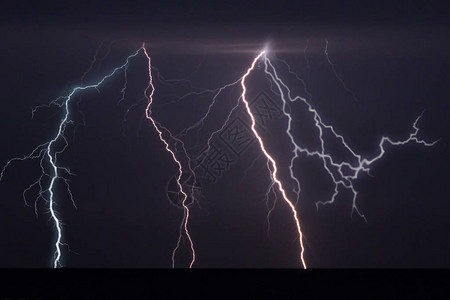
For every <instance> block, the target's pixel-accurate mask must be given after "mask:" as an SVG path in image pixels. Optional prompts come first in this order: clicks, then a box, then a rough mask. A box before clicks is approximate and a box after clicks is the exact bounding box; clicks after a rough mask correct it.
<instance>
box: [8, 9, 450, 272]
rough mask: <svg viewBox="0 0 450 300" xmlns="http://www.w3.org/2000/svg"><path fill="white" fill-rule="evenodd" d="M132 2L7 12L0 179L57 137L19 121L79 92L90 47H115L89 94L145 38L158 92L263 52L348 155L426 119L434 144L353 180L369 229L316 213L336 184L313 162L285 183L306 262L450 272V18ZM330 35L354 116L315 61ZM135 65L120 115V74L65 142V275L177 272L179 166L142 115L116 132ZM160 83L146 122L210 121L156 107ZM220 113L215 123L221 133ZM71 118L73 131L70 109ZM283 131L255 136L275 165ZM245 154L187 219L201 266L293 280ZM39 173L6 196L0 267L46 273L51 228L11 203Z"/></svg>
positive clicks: (161, 94)
mask: <svg viewBox="0 0 450 300" xmlns="http://www.w3.org/2000/svg"><path fill="white" fill-rule="evenodd" d="M330 2H331V1H330ZM133 3H134V4H127V5H126V6H123V5H120V4H118V3H116V2H108V3H102V4H99V3H98V2H91V3H89V2H85V3H81V2H76V3H74V4H67V3H60V4H56V5H48V6H45V4H43V3H39V4H37V3H35V4H28V3H27V2H22V1H21V2H20V3H18V4H16V5H15V6H14V7H4V8H2V9H1V23H0V32H1V40H2V41H1V43H0V51H1V52H0V54H1V55H0V61H1V63H0V65H1V66H2V68H0V72H1V76H0V78H1V83H0V86H1V90H2V91H3V94H2V96H1V97H0V99H1V106H0V137H1V140H2V141H3V142H2V148H1V151H0V164H1V165H3V164H4V163H5V162H6V161H7V160H8V159H9V158H11V157H15V156H18V155H19V156H20V155H22V154H24V153H27V152H29V151H30V150H31V149H33V147H35V146H36V145H38V144H39V143H42V142H43V141H45V140H46V139H48V137H49V136H51V135H53V134H54V132H55V128H56V124H57V122H58V118H59V116H60V115H59V111H58V110H57V109H54V108H52V109H43V110H41V111H39V113H38V114H37V115H36V117H35V119H34V120H33V119H31V114H30V109H31V107H34V106H36V105H39V104H43V103H47V102H49V101H50V100H52V99H55V98H56V97H58V96H60V95H64V94H67V93H68V92H69V91H70V90H71V88H73V87H74V86H75V85H77V84H79V82H80V78H81V76H82V74H83V73H84V72H85V71H86V70H87V69H88V68H89V64H90V62H91V60H92V58H93V55H94V53H95V51H96V49H97V47H98V45H100V43H102V41H104V46H103V47H102V48H101V49H100V54H101V55H104V54H105V53H106V51H107V49H108V45H109V44H111V43H112V44H111V48H110V49H111V51H110V53H109V55H108V56H106V57H105V58H104V59H103V60H101V61H100V62H99V63H98V64H96V66H95V68H93V70H92V72H90V73H89V74H88V76H87V77H86V79H85V82H93V81H95V80H98V78H100V77H101V75H102V74H106V73H108V72H109V71H110V70H111V69H112V68H114V67H115V66H117V65H118V64H119V63H120V64H121V63H122V62H123V61H124V59H125V58H126V56H127V55H129V54H131V53H132V52H133V51H135V50H136V49H137V48H139V47H140V45H141V43H142V42H143V41H145V42H146V43H147V48H148V50H149V52H150V55H151V56H152V61H153V64H154V66H156V67H158V69H159V70H160V71H161V74H162V75H163V76H164V77H165V78H167V79H172V78H174V79H176V78H189V79H190V80H192V82H193V84H194V85H196V86H203V87H208V88H213V87H218V86H221V85H223V84H225V83H229V82H231V81H233V80H236V79H237V78H239V77H240V76H241V75H242V74H243V72H244V71H245V70H246V69H247V68H248V66H249V64H250V62H251V60H252V58H253V57H254V55H255V53H256V52H257V51H258V50H259V49H260V48H262V47H264V45H265V43H266V42H270V44H271V45H273V48H272V51H274V52H275V54H276V55H277V56H278V57H280V58H282V59H284V60H286V61H287V62H289V63H290V64H291V66H292V69H293V70H294V71H295V72H297V73H299V74H300V75H305V76H309V81H308V84H309V88H310V91H311V92H312V93H313V95H314V103H315V105H316V107H317V109H318V110H319V112H320V113H321V114H322V115H323V116H324V118H326V119H327V120H328V122H329V123H331V124H333V125H335V126H337V128H339V130H340V132H342V133H343V135H345V136H346V137H347V138H348V139H349V140H350V141H351V143H352V145H354V147H355V148H356V149H358V150H359V151H360V152H362V153H366V154H371V153H373V152H372V151H374V150H375V147H376V146H377V143H378V140H379V138H380V137H381V136H382V135H383V134H386V135H390V136H393V137H398V138H403V137H405V135H406V134H408V133H409V132H410V129H411V125H412V122H413V121H414V120H415V118H416V117H417V116H418V115H419V114H420V113H422V111H425V113H424V116H423V118H422V119H421V122H420V124H419V125H420V128H421V135H420V136H421V137H423V138H425V139H428V140H435V139H439V138H440V139H441V140H440V142H439V143H437V144H436V145H435V146H434V147H432V148H424V147H421V146H419V145H415V144H411V145H407V146H405V147H398V148H394V147H391V148H390V149H389V150H390V151H389V153H388V154H387V155H386V157H385V158H384V159H382V160H381V161H379V162H378V163H377V164H375V165H374V166H373V169H372V175H373V177H370V176H367V175H365V176H362V177H361V179H360V180H359V181H356V184H355V186H356V188H357V189H358V191H359V198H358V204H359V207H360V208H361V210H362V211H363V212H364V213H365V215H366V216H367V219H368V223H364V222H363V221H362V220H361V219H360V218H358V217H357V216H356V215H355V216H353V218H350V209H351V197H350V194H349V193H346V192H342V194H341V196H340V197H339V198H338V199H337V202H336V203H335V204H333V205H331V206H327V207H322V209H320V210H319V211H318V212H317V211H316V209H315V206H314V202H315V201H318V200H323V199H328V197H330V195H331V194H332V185H330V182H329V180H328V178H327V177H326V176H325V175H324V172H323V170H322V168H321V166H320V164H319V163H317V161H316V162H315V161H314V160H312V161H310V160H307V159H302V160H301V161H300V162H299V163H298V168H297V169H296V170H298V174H299V177H300V179H301V183H302V188H303V191H302V194H301V199H300V204H299V209H300V210H301V220H302V224H303V227H304V233H305V236H306V238H307V243H306V260H307V262H308V264H309V266H310V267H312V268H330V267H331V268H335V267H338V268H347V267H445V268H448V267H450V259H449V257H448V253H449V251H450V202H449V201H448V200H449V196H448V195H449V193H450V187H449V185H448V182H449V179H450V177H449V175H448V170H450V157H449V153H450V149H449V141H448V139H449V138H450V134H449V132H448V128H449V125H450V124H449V117H448V116H449V113H448V112H449V109H450V104H449V103H450V101H449V96H450V93H449V92H448V83H449V82H450V68H449V67H450V56H449V54H448V53H450V43H449V41H448V36H449V27H448V23H447V22H448V17H449V14H448V11H446V10H445V9H443V8H442V7H439V6H437V5H434V2H429V1H427V2H426V3H425V2H424V3H423V4H415V3H414V2H398V3H396V4H391V1H381V2H379V1H377V2H373V3H372V4H370V5H366V4H363V2H360V4H356V5H355V4H351V3H350V2H349V1H344V2H343V3H342V2H340V3H337V2H336V3H335V2H333V3H327V2H323V1H314V3H315V4H311V3H310V4H305V3H301V2H300V1H295V4H294V1H292V2H285V1H276V4H277V5H275V3H272V4H262V3H260V1H248V2H245V3H244V4H243V3H241V2H240V1H227V2H226V4H224V3H222V2H217V3H216V2H213V1H210V2H204V3H203V2H200V1H194V2H182V1H160V2H154V3H152V2H149V1H135V2H133ZM400 3H401V4H400ZM2 5H4V4H2ZM38 5H39V7H37V6H38ZM325 38H327V39H328V41H329V42H330V44H329V49H328V50H329V51H328V52H329V54H330V57H331V59H332V60H333V62H334V64H335V66H336V69H337V70H338V72H339V74H340V75H341V77H342V78H343V79H344V81H345V82H346V84H347V85H348V86H349V87H350V88H351V89H352V90H353V91H354V93H355V94H356V95H357V98H358V102H355V101H354V100H353V99H352V97H351V95H349V94H348V93H346V92H345V91H344V90H343V89H342V86H341V85H340V84H339V81H338V80H337V79H336V78H335V77H334V76H333V74H332V72H331V69H330V67H329V66H327V65H326V64H321V63H320V62H321V61H323V59H324V56H323V51H324V46H325V42H324V39H325ZM306 40H309V41H310V46H311V48H310V50H309V52H308V55H309V59H310V62H311V70H310V72H309V73H308V72H307V70H306V68H305V61H304V58H303V53H302V50H303V48H304V46H305V43H306ZM217 45H218V46H217ZM230 49H231V50H230ZM277 50H278V52H277ZM145 63H146V62H145V60H144V59H143V57H142V56H139V57H138V58H136V59H135V60H133V61H132V63H131V65H130V68H129V78H128V79H129V86H128V89H127V97H126V98H125V101H124V102H123V103H121V104H120V105H117V104H116V103H117V101H118V99H119V98H120V89H121V88H122V84H123V73H121V74H119V75H118V76H115V77H114V78H112V79H111V80H110V81H108V82H106V83H105V85H104V86H103V87H101V88H100V92H101V93H97V92H96V91H90V92H87V93H84V94H82V95H81V96H80V95H78V96H76V97H75V98H74V100H75V102H76V103H80V104H79V107H80V110H81V111H82V112H83V114H84V116H85V120H86V126H80V127H78V128H77V129H76V132H75V134H73V130H72V129H69V130H68V131H67V133H68V137H69V141H70V142H69V147H68V148H67V151H66V152H65V153H64V155H63V156H61V162H62V163H63V164H64V165H67V166H69V167H70V168H71V170H72V171H73V172H74V173H75V174H77V176H75V177H73V178H71V180H72V182H71V184H72V191H73V193H74V197H75V201H76V203H77V206H78V209H77V210H76V209H74V208H73V206H71V203H70V201H68V200H67V197H66V196H67V195H66V194H65V193H64V190H63V189H62V188H60V189H58V190H57V193H59V194H60V195H63V196H61V197H62V198H64V200H62V203H61V204H60V207H59V209H60V211H61V213H62V218H63V220H64V223H65V227H64V232H65V236H66V242H67V243H68V244H69V245H70V247H71V249H72V250H73V251H74V252H76V253H70V255H68V254H67V252H65V254H66V259H65V260H64V262H65V265H66V266H68V267H138V268H140V267H145V268H147V267H162V268H166V267H170V266H171V253H172V249H173V247H174V245H175V243H176V239H177V237H178V226H179V223H180V220H181V216H182V211H181V210H179V209H178V208H176V207H174V206H173V205H171V204H170V203H169V201H168V200H167V198H166V194H165V193H166V185H167V182H168V181H169V180H170V178H171V177H172V176H173V175H174V174H175V172H176V167H175V165H174V164H173V163H172V162H171V160H170V157H169V156H168V155H167V153H165V152H164V150H163V146H162V145H161V143H160V141H159V140H158V138H157V135H156V134H155V132H154V131H153V130H152V129H151V128H150V127H149V126H147V123H146V122H145V121H144V120H143V109H144V108H145V104H144V103H140V104H138V105H137V106H135V107H134V108H133V109H132V110H131V112H130V114H129V115H128V117H127V121H126V122H125V123H124V125H123V124H122V119H123V116H124V113H125V111H126V109H127V108H128V107H130V105H133V103H136V101H138V100H139V99H140V98H141V97H142V92H143V89H144V88H145V84H146V81H145V79H146V77H145V71H146V69H145V67H146V65H145ZM308 74H309V75H308ZM260 75H261V74H260ZM260 77H261V76H260ZM261 78H262V77H261ZM261 78H259V77H258V75H255V76H254V78H253V81H252V83H251V84H252V85H251V86H252V88H253V91H252V92H249V95H251V94H252V93H253V94H252V95H253V96H252V97H255V96H256V94H257V93H258V92H259V91H262V90H264V91H268V89H269V86H268V83H267V82H265V81H264V80H263V79H261ZM155 86H156V89H157V92H156V95H155V106H154V113H155V118H157V119H158V120H159V121H160V122H161V123H162V124H164V126H167V127H168V128H170V129H171V130H174V131H175V132H178V131H180V130H181V129H182V128H184V127H186V126H187V125H188V124H189V122H192V120H194V119H195V117H197V118H198V116H199V113H200V112H201V111H203V110H204V109H205V108H206V106H205V105H207V102H205V101H203V102H202V101H198V102H197V103H199V104H197V103H196V104H195V105H193V104H192V103H193V101H195V99H189V101H191V102H189V101H187V102H181V103H179V104H176V105H164V104H166V103H165V101H169V100H170V99H171V98H170V97H171V95H181V94H183V93H186V92H187V91H188V87H186V85H179V86H176V87H174V88H171V87H167V86H164V84H162V83H161V82H158V81H156V82H155ZM238 93H239V89H237V88H236V90H233V91H232V92H230V93H226V95H224V97H223V98H222V99H229V101H235V99H236V95H237V94H238ZM75 102H74V104H75ZM278 103H279V102H278ZM224 105H225V106H224V107H223V108H221V109H225V108H226V107H227V106H226V104H224ZM74 107H75V106H74ZM75 108H76V107H75ZM228 108H229V107H228ZM221 116H222V118H223V115H222V114H221V113H220V111H219V112H218V113H217V112H216V115H215V118H217V120H219V119H220V117H221ZM74 118H75V119H76V121H81V120H82V119H81V115H80V114H79V113H75V115H74ZM277 122H278V123H276V124H274V125H273V126H274V127H273V128H274V129H273V130H274V132H273V133H271V134H268V135H267V139H268V141H269V140H271V139H272V141H274V143H273V146H272V147H273V149H272V151H273V152H274V153H275V155H277V157H278V159H279V160H280V164H281V165H283V164H284V166H285V167H286V166H287V163H288V158H287V157H288V156H287V155H288V154H289V152H288V150H286V149H287V148H286V147H284V146H285V145H287V141H286V140H285V137H283V135H282V130H280V129H282V126H285V125H286V124H285V123H283V121H277ZM206 126H218V122H215V121H211V122H209V123H207V125H206ZM298 126H299V127H298V130H299V131H301V128H302V127H301V124H299V125H298ZM305 128H307V127H305ZM301 136H302V133H301V132H299V137H301ZM190 142H191V143H192V142H193V140H192V138H191V140H190ZM257 155H258V151H257V148H255V147H254V148H250V149H249V151H248V152H247V153H246V156H243V157H242V158H241V159H240V160H239V161H238V162H237V163H236V164H233V165H232V166H231V168H230V171H229V172H226V173H225V174H224V176H222V177H221V178H220V180H219V181H218V182H217V183H215V184H212V183H209V182H206V181H205V182H202V188H203V197H202V198H201V200H200V202H201V203H200V204H201V209H198V208H194V209H193V212H192V219H191V223H190V230H191V233H192V236H193V238H194V241H195V243H196V249H197V255H198V256H197V262H196V265H195V266H196V267H200V268H207V267H232V268H233V267H250V268H255V267H256V268H259V267H274V268H277V267H281V268H297V267H301V265H300V264H299V262H298V253H297V251H298V248H297V242H296V241H295V237H296V232H295V228H294V227H293V220H292V217H291V215H290V213H289V211H288V209H287V207H286V205H285V204H284V203H282V202H281V201H279V202H278V204H277V207H276V209H275V211H274V213H273V214H272V216H271V224H272V230H271V232H270V238H269V239H267V238H266V223H265V216H266V207H265V204H264V202H263V198H264V189H265V188H266V187H267V184H268V175H267V174H266V172H264V164H263V163H262V161H261V160H259V161H257V163H256V165H255V166H254V167H252V168H251V169H250V170H249V172H248V176H247V177H246V178H243V172H244V171H245V170H246V169H247V168H248V167H249V166H250V165H251V163H252V161H253V159H254V158H255V156H257ZM284 174H285V175H286V173H284ZM36 176H39V168H38V165H37V164H36V163H35V162H29V163H17V164H15V165H13V166H12V167H11V168H10V169H8V171H7V173H6V175H5V178H4V180H3V181H2V182H1V183H0V200H1V201H0V226H1V228H2V230H1V233H0V267H48V266H49V265H50V260H51V254H50V253H51V252H52V251H53V250H52V241H53V234H52V223H51V221H50V219H49V218H50V217H49V215H48V214H46V213H45V212H44V210H43V208H44V206H43V205H42V203H41V206H40V209H41V210H40V215H39V218H38V219H36V217H35V215H34V210H33V209H32V208H26V207H24V205H23V200H22V191H23V190H24V188H26V187H27V186H28V184H30V183H31V182H33V180H35V178H36ZM30 196H31V193H30ZM31 198H32V197H30V200H31ZM186 255H187V253H186V252H185V250H182V251H180V253H179V256H177V262H179V265H180V266H186V263H187V258H188V257H187V256H186Z"/></svg>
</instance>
